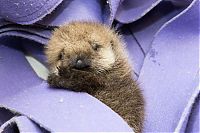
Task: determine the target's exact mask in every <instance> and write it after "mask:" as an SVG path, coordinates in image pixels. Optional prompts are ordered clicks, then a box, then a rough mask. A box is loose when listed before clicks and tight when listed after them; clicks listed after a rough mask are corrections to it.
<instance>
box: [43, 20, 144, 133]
mask: <svg viewBox="0 0 200 133" xmlns="http://www.w3.org/2000/svg"><path fill="white" fill-rule="evenodd" d="M45 53H46V55H47V59H48V63H49V69H50V75H49V77H48V83H49V84H50V86H54V87H64V88H66V89H71V90H73V91H78V92H87V93H89V94H91V95H92V96H94V97H96V98H97V99H99V100H100V101H102V102H103V103H105V104H106V105H107V106H109V107H110V108H111V109H112V110H114V111H115V112H117V113H118V114H119V115H120V116H121V117H122V118H123V119H124V120H125V121H126V122H127V123H128V124H129V125H130V126H131V127H133V130H134V131H135V132H137V133H139V132H141V131H142V127H143V119H144V100H143V96H142V93H141V90H140V89H139V88H138V86H137V84H136V82H135V81H134V80H133V76H132V75H133V74H132V69H131V66H130V64H129V62H128V58H127V54H126V52H125V48H124V44H123V42H122V40H121V39H120V36H119V35H118V34H117V33H115V32H114V30H112V29H110V28H109V27H107V26H105V25H102V24H98V23H92V22H72V23H70V24H67V25H64V26H61V27H59V28H57V29H55V31H54V32H53V35H52V37H51V39H50V40H49V43H48V46H47V47H46V51H45Z"/></svg>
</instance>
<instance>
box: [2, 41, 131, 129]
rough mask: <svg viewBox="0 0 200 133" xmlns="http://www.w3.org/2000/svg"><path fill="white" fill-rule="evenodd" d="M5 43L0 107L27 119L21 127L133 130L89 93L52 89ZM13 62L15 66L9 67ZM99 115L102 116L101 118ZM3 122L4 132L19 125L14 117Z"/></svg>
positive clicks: (19, 54) (18, 53)
mask: <svg viewBox="0 0 200 133" xmlns="http://www.w3.org/2000/svg"><path fill="white" fill-rule="evenodd" d="M6 43H9V42H6ZM10 43H11V42H10ZM2 44H3V43H2V42H1V46H0V47H1V48H0V51H1V52H0V56H1V66H0V73H1V75H2V76H1V78H0V79H1V80H0V84H1V85H2V86H3V89H2V88H1V89H0V97H1V98H0V103H1V104H0V108H6V109H9V110H11V112H13V113H15V114H19V115H22V116H24V117H23V118H25V120H24V119H20V122H21V123H22V124H23V125H22V126H23V127H21V128H23V129H24V128H25V127H26V125H24V124H30V125H32V124H31V123H33V122H36V123H38V125H39V128H44V129H45V130H46V131H54V132H55V131H57V132H58V131H60V132H62V131H131V130H130V128H129V127H128V125H127V124H126V123H125V122H124V121H123V120H122V118H120V117H119V116H118V115H117V114H116V113H114V112H113V111H111V109H109V108H108V107H107V106H105V105H104V104H102V103H101V102H100V101H97V100H96V99H94V98H93V97H91V96H89V95H88V94H86V93H75V92H71V91H64V90H58V89H52V88H49V87H48V85H47V83H46V82H44V81H42V80H40V79H39V78H38V77H37V76H36V74H35V73H34V72H33V70H32V69H31V68H30V66H29V64H28V62H27V61H26V59H25V57H24V55H23V54H22V53H21V52H19V51H17V50H15V49H11V48H8V47H5V46H4V45H2ZM6 45H8V44H6ZM10 45H11V44H10ZM12 45H13V44H12ZM14 45H19V44H14ZM11 54H12V56H9V55H11ZM11 63H12V64H13V65H9V64H11ZM13 68H15V69H13ZM21 70H23V71H21ZM10 77H12V79H11V78H10ZM8 79H9V84H7V81H8ZM38 112H39V113H38ZM97 114H101V117H99V116H98V115H97ZM14 116H15V117H14ZM27 118H28V120H27ZM0 119H7V123H6V122H5V121H6V120H4V122H3V123H4V124H3V125H1V129H2V130H5V128H7V126H8V125H9V123H16V124H18V122H17V120H19V117H17V116H16V115H12V116H11V117H8V118H5V116H3V115H2V116H1V118H0ZM29 119H30V120H32V122H31V121H29ZM23 120H24V121H29V123H26V122H25V123H24V122H23ZM63 123H66V124H63ZM13 125H14V124H13ZM19 125H20V124H19ZM34 125H35V124H34ZM38 125H35V126H38ZM35 126H34V127H35ZM19 128H20V127H19ZM32 128H33V127H31V131H32ZM24 130H25V129H24ZM26 130H27V129H26Z"/></svg>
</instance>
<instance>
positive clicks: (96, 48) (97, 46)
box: [92, 43, 101, 51]
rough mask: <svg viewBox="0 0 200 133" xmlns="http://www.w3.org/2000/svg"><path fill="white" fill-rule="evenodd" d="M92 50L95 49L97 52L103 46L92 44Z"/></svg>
mask: <svg viewBox="0 0 200 133" xmlns="http://www.w3.org/2000/svg"><path fill="white" fill-rule="evenodd" d="M92 48H93V49H94V50H95V51H97V50H99V49H100V48H101V45H99V44H97V43H93V44H92Z"/></svg>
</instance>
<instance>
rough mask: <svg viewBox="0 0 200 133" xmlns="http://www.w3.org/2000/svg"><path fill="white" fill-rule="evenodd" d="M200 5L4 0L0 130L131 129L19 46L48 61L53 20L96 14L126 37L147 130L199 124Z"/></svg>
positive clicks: (190, 0) (176, 0) (180, 0)
mask: <svg viewBox="0 0 200 133" xmlns="http://www.w3.org/2000/svg"><path fill="white" fill-rule="evenodd" d="M24 2H25V4H24ZM25 10H26V11H25ZM198 11H199V0H166V1H161V0H141V1H135V0H133V1H129V0H108V1H100V0H88V1H81V0H63V1H61V0H60V1H45V0H39V1H35V0H30V1H28V2H27V1H22V0H15V1H14V2H13V1H12V2H11V1H9V0H5V1H0V47H1V48H0V75H1V76H0V131H5V132H6V131H7V132H11V131H13V132H14V131H15V130H17V129H18V130H20V132H25V131H29V132H52V131H53V132H56V131H57V132H58V131H80V132H81V131H131V129H130V128H129V127H128V126H127V124H126V123H125V122H124V121H123V120H122V119H121V118H120V117H119V116H118V115H117V114H116V113H114V112H113V111H112V110H110V109H109V108H108V107H107V106H105V105H104V104H102V103H101V102H99V101H98V100H97V99H95V98H92V97H91V96H89V95H88V94H86V93H74V92H70V91H66V90H57V89H53V88H49V87H48V85H47V83H46V82H45V81H44V80H42V79H41V78H39V77H38V76H37V74H36V73H35V72H34V71H33V69H32V68H31V67H30V65H29V64H28V62H27V61H26V59H25V57H24V54H23V53H22V52H24V53H25V54H29V55H31V56H33V57H35V58H36V59H38V60H39V61H41V62H42V63H43V64H44V65H45V64H46V59H45V56H44V53H43V47H44V45H46V44H47V42H48V40H49V38H50V37H51V32H52V30H53V29H54V28H56V27H58V26H59V25H62V24H65V23H69V22H71V21H94V22H99V23H104V24H107V25H110V26H112V27H114V28H115V29H116V30H118V31H119V32H120V34H122V36H123V38H124V41H125V42H126V45H127V50H128V53H129V59H130V61H131V63H132V66H133V67H134V77H135V79H136V80H138V82H139V84H140V86H141V88H142V89H143V93H144V96H145V100H146V117H145V118H146V120H145V128H144V132H155V131H157V132H174V131H175V132H184V131H187V132H198V131H199V128H198V126H196V125H198V119H197V118H196V117H197V116H198V115H199V113H198V112H199V106H198V102H199V100H198V99H199V88H198V86H199V82H198V81H199V77H198V71H199V66H198V54H199V49H198V41H199V40H198V37H199V31H198V30H199V22H198V21H199V19H198V17H199V16H198V13H197V12H198ZM3 36H6V37H3ZM12 36H17V37H22V39H20V38H15V37H12ZM2 37H3V38H2ZM13 38H14V39H13ZM41 44H43V45H41ZM97 114H98V115H97ZM99 125H101V126H99Z"/></svg>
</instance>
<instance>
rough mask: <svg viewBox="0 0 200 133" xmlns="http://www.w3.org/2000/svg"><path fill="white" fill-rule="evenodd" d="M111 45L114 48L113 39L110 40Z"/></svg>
mask: <svg viewBox="0 0 200 133" xmlns="http://www.w3.org/2000/svg"><path fill="white" fill-rule="evenodd" d="M110 45H111V47H112V48H113V46H114V41H113V40H111V41H110Z"/></svg>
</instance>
